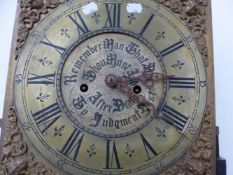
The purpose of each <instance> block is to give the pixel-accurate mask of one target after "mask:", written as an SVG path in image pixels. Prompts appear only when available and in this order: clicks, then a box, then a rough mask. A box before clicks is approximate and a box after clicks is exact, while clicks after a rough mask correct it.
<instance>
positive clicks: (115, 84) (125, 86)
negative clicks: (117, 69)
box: [105, 74, 156, 112]
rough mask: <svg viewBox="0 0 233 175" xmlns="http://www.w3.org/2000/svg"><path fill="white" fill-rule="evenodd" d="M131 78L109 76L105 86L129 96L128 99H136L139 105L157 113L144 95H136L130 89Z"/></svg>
mask: <svg viewBox="0 0 233 175" xmlns="http://www.w3.org/2000/svg"><path fill="white" fill-rule="evenodd" d="M128 82H129V77H127V76H122V77H117V76H116V75H114V74H109V75H107V76H106V78H105V84H106V85H107V86H109V87H110V88H117V89H118V90H119V91H120V92H122V93H123V94H125V95H127V97H128V98H131V99H135V100H136V101H137V102H138V103H139V104H142V105H144V106H151V107H152V108H153V112H155V111H156V108H155V106H154V105H153V104H152V103H151V102H149V101H148V100H146V98H145V97H144V96H142V95H138V94H135V93H134V92H133V91H132V89H131V88H130V87H129V83H128Z"/></svg>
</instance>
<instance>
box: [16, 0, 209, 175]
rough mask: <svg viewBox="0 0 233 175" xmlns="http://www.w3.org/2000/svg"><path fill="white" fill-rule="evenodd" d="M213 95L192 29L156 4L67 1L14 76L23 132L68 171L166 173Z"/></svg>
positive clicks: (35, 33)
mask: <svg viewBox="0 0 233 175" xmlns="http://www.w3.org/2000/svg"><path fill="white" fill-rule="evenodd" d="M111 83H113V85H112V84H111ZM148 84H149V85H148ZM206 96H207V78H206V71H205V67H204V63H203V61H202V58H201V54H200V52H199V50H198V48H197V45H196V43H195V41H194V40H193V38H192V34H191V32H190V31H189V30H188V29H187V28H186V27H185V25H184V24H183V23H182V22H181V21H180V20H179V19H178V18H177V17H176V16H175V15H174V14H172V12H170V11H169V10H168V9H166V8H164V7H163V6H161V5H159V4H157V3H156V2H155V1H138V0H134V1H127V0H119V1H113V0H108V1H102V0H96V1H84V0H74V1H69V2H68V3H64V4H63V5H61V6H59V7H57V8H56V9H55V10H54V11H52V12H51V13H50V14H49V15H48V16H47V17H46V18H44V19H43V20H42V21H41V22H40V23H38V24H37V25H36V26H35V28H34V29H33V30H32V31H31V33H30V36H29V37H28V39H27V41H26V42H25V45H24V48H23V50H22V53H21V54H20V57H19V61H18V64H17V69H16V72H15V84H14V98H15V106H16V113H17V116H18V118H19V121H20V123H21V124H22V126H23V128H24V131H25V133H26V135H27V136H28V138H29V140H30V141H31V143H32V144H33V145H34V146H35V148H36V149H37V150H38V151H39V152H40V154H42V155H43V156H44V157H45V158H46V159H47V160H48V161H49V162H51V163H53V165H54V166H56V167H58V168H59V169H60V170H62V171H64V172H65V173H68V174H133V175H134V174H158V173H160V172H161V171H163V170H164V169H165V168H167V167H168V166H169V165H171V164H173V163H174V162H175V161H176V160H177V159H178V158H180V157H181V156H182V155H183V154H184V153H185V151H187V149H188V148H189V146H190V145H191V144H192V142H193V140H194V138H195V136H196V134H197V132H198V130H199V128H200V125H201V122H202V120H203V114H204V111H205V106H206Z"/></svg>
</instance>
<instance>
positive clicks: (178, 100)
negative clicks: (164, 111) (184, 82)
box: [172, 95, 186, 105]
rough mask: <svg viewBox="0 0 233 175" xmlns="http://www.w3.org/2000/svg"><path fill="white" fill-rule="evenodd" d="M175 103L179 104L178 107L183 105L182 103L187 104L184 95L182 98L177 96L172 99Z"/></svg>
mask: <svg viewBox="0 0 233 175" xmlns="http://www.w3.org/2000/svg"><path fill="white" fill-rule="evenodd" d="M172 99H173V100H174V101H175V102H177V104H178V105H181V104H182V103H185V102H186V100H185V99H184V97H183V96H182V95H180V96H178V97H177V96H175V97H173V98H172Z"/></svg>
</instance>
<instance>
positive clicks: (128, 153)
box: [125, 143, 134, 158]
mask: <svg viewBox="0 0 233 175" xmlns="http://www.w3.org/2000/svg"><path fill="white" fill-rule="evenodd" d="M125 149H126V151H125V154H126V155H128V156H129V157H130V158H131V157H133V154H134V149H132V147H131V145H130V144H128V143H127V144H126V146H125Z"/></svg>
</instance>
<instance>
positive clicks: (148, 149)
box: [140, 133, 158, 161]
mask: <svg viewBox="0 0 233 175" xmlns="http://www.w3.org/2000/svg"><path fill="white" fill-rule="evenodd" d="M140 136H141V138H142V142H143V146H144V148H145V151H146V155H147V157H148V159H147V160H146V161H148V160H150V159H153V158H154V157H155V156H157V155H158V153H157V152H156V151H155V150H154V148H153V147H152V145H151V144H150V143H149V141H148V140H146V138H145V137H144V136H143V135H142V133H140Z"/></svg>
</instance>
